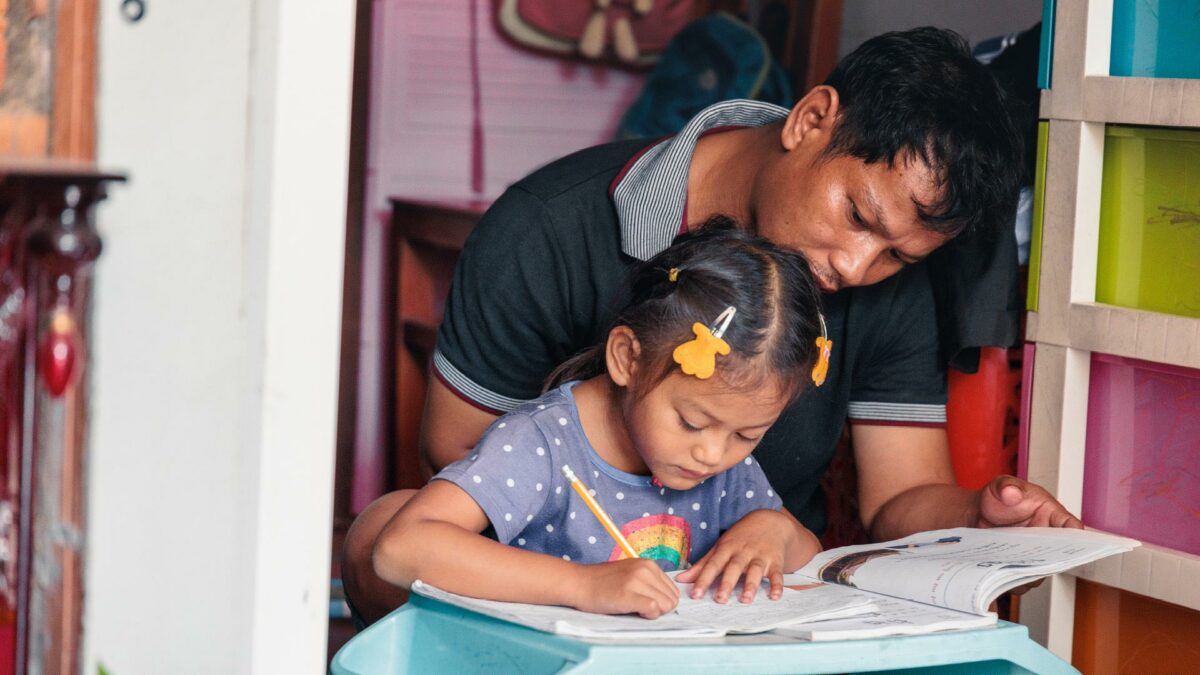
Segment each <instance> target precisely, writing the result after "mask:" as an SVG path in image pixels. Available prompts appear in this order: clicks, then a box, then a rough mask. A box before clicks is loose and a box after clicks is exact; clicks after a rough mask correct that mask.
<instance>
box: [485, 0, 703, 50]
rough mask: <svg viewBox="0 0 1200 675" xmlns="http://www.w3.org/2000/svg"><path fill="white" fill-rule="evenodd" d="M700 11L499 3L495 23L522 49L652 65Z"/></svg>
mask: <svg viewBox="0 0 1200 675" xmlns="http://www.w3.org/2000/svg"><path fill="white" fill-rule="evenodd" d="M699 11H700V5H699V3H698V2H696V0H501V2H500V4H499V5H498V7H497V14H498V16H497V23H498V24H499V26H500V29H501V30H502V31H503V32H504V33H505V34H506V35H507V36H508V37H509V38H511V39H512V40H513V41H515V42H517V43H518V44H520V45H522V46H524V47H530V48H533V49H536V50H539V51H545V52H551V53H556V54H563V55H573V56H581V57H583V58H586V59H608V60H610V61H616V62H617V63H619V64H623V65H629V66H649V65H652V64H653V63H654V62H655V61H656V60H657V59H658V55H659V53H661V52H662V50H663V49H665V48H666V46H667V43H668V42H670V41H671V38H672V37H674V35H675V33H678V32H679V30H680V29H682V28H683V27H684V25H686V24H687V22H688V21H691V20H692V19H693V18H695V17H696V16H698V15H699Z"/></svg>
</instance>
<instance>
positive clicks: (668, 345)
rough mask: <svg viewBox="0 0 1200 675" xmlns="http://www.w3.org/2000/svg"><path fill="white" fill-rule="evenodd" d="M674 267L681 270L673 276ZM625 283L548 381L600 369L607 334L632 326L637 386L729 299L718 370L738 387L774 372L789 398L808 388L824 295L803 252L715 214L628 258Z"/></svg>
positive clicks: (666, 370)
mask: <svg viewBox="0 0 1200 675" xmlns="http://www.w3.org/2000/svg"><path fill="white" fill-rule="evenodd" d="M672 268H675V269H678V270H679V273H678V276H677V278H676V280H675V281H671V280H670V271H671V269H672ZM626 289H627V293H626V297H627V298H628V300H627V301H626V302H625V304H624V306H622V307H620V308H619V309H618V310H617V312H616V314H615V316H614V317H613V320H612V323H611V324H610V325H609V327H608V329H607V330H605V331H604V333H603V334H602V337H601V339H600V341H599V343H598V344H596V345H594V346H593V347H591V348H590V349H587V350H585V351H583V352H581V353H579V354H577V355H576V356H574V357H573V358H571V359H570V360H568V361H567V362H565V363H563V364H562V365H561V366H559V367H558V368H557V369H555V370H554V372H552V373H551V374H550V376H549V377H548V378H547V382H546V387H547V389H550V388H553V387H555V386H558V385H559V384H561V383H563V382H566V381H568V380H575V379H585V378H589V377H594V376H596V375H600V374H601V373H604V372H606V364H605V346H606V344H607V341H608V333H609V332H610V331H611V330H612V329H613V328H614V327H616V326H628V327H630V328H631V329H632V330H633V332H634V334H635V335H636V336H637V340H638V343H639V344H640V346H641V353H640V356H639V360H640V362H641V363H640V366H641V371H640V372H641V373H642V374H641V375H640V376H639V381H638V383H637V384H638V386H637V387H636V389H638V390H641V391H645V390H648V389H649V388H650V387H652V386H653V385H655V384H657V383H659V382H661V381H662V380H663V379H664V378H666V377H667V375H669V374H670V373H671V372H673V371H675V369H678V368H679V366H678V365H677V364H676V363H675V361H674V359H673V358H672V352H673V351H674V350H675V348H676V347H678V346H679V345H680V344H682V343H684V342H687V341H688V340H691V339H692V338H693V337H694V335H693V334H692V324H693V323H697V322H699V323H701V324H704V325H706V326H711V325H712V323H713V322H714V321H715V320H716V319H717V316H718V315H720V314H721V312H723V311H725V308H727V307H729V306H731V305H732V306H733V307H736V308H737V313H736V314H735V315H734V317H733V321H731V322H730V324H729V328H728V329H727V330H726V331H725V334H724V339H725V341H726V342H728V343H729V347H730V353H729V355H727V356H718V357H717V371H716V375H717V376H718V377H720V378H722V380H723V381H724V382H726V383H727V384H729V385H730V386H734V387H738V388H743V387H744V388H753V387H758V386H761V385H762V384H763V383H764V382H766V381H767V380H768V379H771V378H778V381H779V382H780V383H781V384H783V385H784V386H785V388H786V390H788V391H790V392H791V395H792V396H796V395H799V393H800V392H801V391H803V390H804V386H803V384H804V382H805V381H807V380H808V379H809V375H810V369H811V367H812V364H813V362H814V360H815V358H816V355H817V346H816V339H817V337H818V336H820V335H821V327H820V320H819V318H818V314H819V312H820V308H821V300H820V293H819V291H818V289H817V286H816V283H815V282H814V281H813V276H812V273H811V272H810V271H809V268H808V263H807V261H806V260H805V259H804V257H803V256H802V255H800V254H799V253H796V252H792V251H787V250H785V249H782V248H780V247H778V246H776V245H775V244H772V243H771V242H769V241H767V240H766V239H762V238H760V237H757V236H755V235H753V234H750V233H748V232H745V231H743V230H741V229H739V228H737V227H736V225H735V224H734V223H733V221H731V220H730V219H728V218H725V217H720V216H718V217H716V218H713V219H711V220H709V221H708V222H707V223H705V224H704V225H703V226H702V227H701V228H699V229H698V230H695V231H693V232H689V233H687V234H683V235H680V236H679V237H677V238H676V239H675V241H674V242H673V243H672V245H671V246H670V248H668V249H666V250H665V251H663V252H662V253H659V254H658V255H656V256H654V257H653V258H651V259H650V260H647V261H646V262H643V263H640V264H638V265H636V266H634V267H633V268H632V269H631V270H630V272H629V275H628V277H627V278H626ZM678 372H682V371H678ZM647 374H652V375H649V376H648V375H647Z"/></svg>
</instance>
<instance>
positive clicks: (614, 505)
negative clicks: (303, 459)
mask: <svg viewBox="0 0 1200 675" xmlns="http://www.w3.org/2000/svg"><path fill="white" fill-rule="evenodd" d="M576 384H577V382H568V383H567V384H564V385H563V386H561V387H559V388H558V389H554V390H551V391H549V392H547V393H546V394H544V395H543V396H541V397H540V398H538V399H535V400H533V401H530V402H529V403H527V404H525V405H523V406H521V407H520V408H517V409H516V410H514V411H512V412H510V413H508V414H507V415H504V416H503V417H501V418H500V419H498V420H496V421H495V422H494V423H493V424H492V426H491V427H489V428H488V430H487V431H486V432H485V433H484V435H483V438H482V439H480V441H479V445H477V446H476V448H475V450H474V451H473V452H472V453H471V454H470V455H468V456H467V457H466V458H464V459H462V460H461V461H459V462H455V463H454V464H451V465H450V466H448V467H446V468H445V469H443V470H442V471H441V472H440V473H439V474H438V475H437V476H435V477H434V478H435V480H447V481H450V482H452V483H454V484H455V485H457V486H459V487H460V488H462V489H463V490H465V491H466V492H467V493H468V494H469V495H470V496H471V498H472V499H474V500H475V502H476V503H478V504H479V506H480V508H482V509H483V511H484V513H485V514H487V517H488V519H489V520H490V521H491V523H492V527H493V529H495V531H496V538H497V539H498V540H499V541H500V542H501V543H505V544H510V545H513V546H519V547H522V548H527V549H529V550H532V551H538V552H542V553H548V554H551V555H555V556H558V557H561V558H563V559H565V560H572V561H576V562H581V563H598V562H605V561H608V560H616V559H618V558H620V557H621V552H620V549H619V548H618V547H617V545H616V542H614V541H613V540H612V538H611V537H610V536H609V535H608V533H607V532H606V531H605V530H604V528H603V527H602V526H601V525H600V523H599V522H598V521H597V520H596V518H595V517H594V516H593V515H592V512H591V511H589V510H588V507H587V505H586V504H585V503H584V502H583V500H582V499H581V498H580V497H579V495H577V494H576V493H575V491H574V490H573V489H572V488H571V486H570V484H569V483H567V480H566V478H564V477H563V474H562V467H563V465H564V464H566V465H569V466H570V467H571V469H572V470H573V471H574V472H575V474H576V475H577V476H578V477H579V480H580V481H582V482H583V484H584V486H585V487H587V488H588V489H589V490H590V491H591V492H592V494H593V496H594V497H595V498H596V500H597V501H598V502H599V503H600V505H601V506H602V507H603V508H604V510H605V511H606V512H608V515H609V516H610V517H611V518H612V519H613V522H614V523H616V525H617V527H618V528H619V529H620V530H621V533H622V534H624V535H625V538H626V539H627V540H628V541H629V543H630V544H631V545H632V546H633V548H634V550H636V551H637V552H638V554H639V556H641V557H643V558H649V559H652V560H656V561H657V562H658V563H659V565H660V566H661V567H662V568H663V569H664V570H666V571H671V570H675V569H680V568H681V567H685V566H686V565H684V564H683V563H684V562H687V563H693V562H695V561H696V560H698V559H699V558H700V557H702V556H703V555H704V554H705V553H706V552H707V551H708V549H709V548H711V547H712V545H713V544H714V543H716V540H717V537H718V536H720V534H721V533H722V532H723V531H725V530H727V529H729V527H730V526H731V525H733V524H734V523H736V522H737V521H738V520H740V519H741V518H742V517H743V516H745V515H746V514H747V513H750V512H751V511H754V510H757V509H772V510H779V509H780V508H781V502H780V499H779V497H778V496H777V495H776V494H775V492H774V490H772V489H771V485H770V484H769V483H768V482H767V478H766V476H765V475H763V472H762V469H761V468H760V467H759V465H758V462H757V461H755V460H754V458H753V457H747V458H746V460H745V461H744V462H740V463H738V464H737V465H736V466H734V467H733V468H732V469H729V470H728V471H726V472H724V473H721V474H718V475H716V476H713V477H711V478H709V479H708V480H706V481H704V482H703V483H701V484H700V485H697V486H696V487H694V488H692V489H690V490H682V491H680V490H672V489H670V488H665V487H659V486H655V485H652V484H651V482H650V476H639V475H634V474H631V473H626V472H624V471H620V470H618V469H616V468H614V467H612V466H611V465H609V464H608V463H607V462H605V461H604V460H603V459H601V458H600V456H599V455H598V454H596V451H595V450H594V449H593V448H592V446H591V444H590V443H589V442H588V440H587V437H586V436H584V433H583V427H582V425H581V424H580V422H579V411H578V409H577V408H576V405H575V398H574V396H573V395H572V392H571V390H572V388H573V387H574V386H575V385H576Z"/></svg>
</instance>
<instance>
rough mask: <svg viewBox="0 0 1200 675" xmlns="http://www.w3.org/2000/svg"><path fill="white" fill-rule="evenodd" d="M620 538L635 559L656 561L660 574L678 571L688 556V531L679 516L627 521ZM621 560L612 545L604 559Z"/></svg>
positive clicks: (689, 549)
mask: <svg viewBox="0 0 1200 675" xmlns="http://www.w3.org/2000/svg"><path fill="white" fill-rule="evenodd" d="M621 534H623V535H625V540H626V541H628V542H629V545H630V546H632V547H633V550H635V551H637V553H638V557H640V558H646V559H648V560H654V561H656V562H657V563H658V566H659V567H661V568H663V571H664V572H671V571H674V570H677V569H680V566H681V565H682V564H683V563H685V562H687V560H688V556H689V555H691V552H692V528H691V526H690V525H688V522H687V521H686V520H684V519H683V518H680V517H679V516H672V515H668V514H665V513H660V514H658V515H655V516H644V517H642V518H638V519H637V520H631V521H629V522H628V523H625V524H624V525H622V526H621ZM621 556H622V552H621V547H620V546H617V545H615V544H614V545H613V550H612V554H611V555H610V556H609V557H608V559H609V560H618V559H620V558H621Z"/></svg>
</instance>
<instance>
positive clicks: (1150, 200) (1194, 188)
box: [1096, 126, 1200, 317]
mask: <svg viewBox="0 0 1200 675" xmlns="http://www.w3.org/2000/svg"><path fill="white" fill-rule="evenodd" d="M1102 185H1103V187H1102V194H1101V198H1100V246H1099V257H1098V259H1097V263H1098V267H1097V272H1096V302H1102V303H1105V304H1110V305H1119V306H1121V307H1130V308H1133V309H1142V310H1147V311H1152V312H1163V313H1167V314H1177V315H1180V316H1189V317H1200V131H1188V130H1178V129H1156V128H1142V127H1126V126H1109V127H1108V128H1107V129H1106V131H1105V138H1104V179H1103V181H1102Z"/></svg>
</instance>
